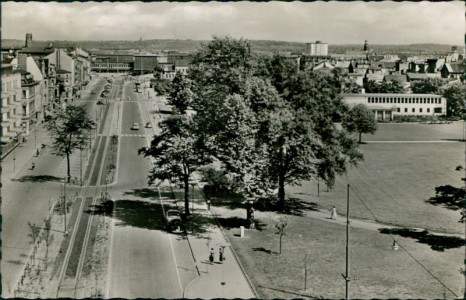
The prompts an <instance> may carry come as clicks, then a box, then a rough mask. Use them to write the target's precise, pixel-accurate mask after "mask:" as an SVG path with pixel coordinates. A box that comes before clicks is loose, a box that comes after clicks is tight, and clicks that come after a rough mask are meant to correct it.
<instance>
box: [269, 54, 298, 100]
mask: <svg viewBox="0 0 466 300" xmlns="http://www.w3.org/2000/svg"><path fill="white" fill-rule="evenodd" d="M265 66H266V69H267V75H268V78H270V81H271V83H272V85H273V86H274V87H275V88H276V89H277V92H278V93H279V94H283V93H284V92H285V89H286V88H287V81H288V80H289V78H290V77H291V76H292V75H293V74H296V72H297V69H298V66H297V64H296V63H294V62H293V61H290V60H289V59H286V58H285V57H284V56H282V55H278V54H276V55H274V56H273V57H272V58H270V59H268V60H267V61H266V64H265Z"/></svg>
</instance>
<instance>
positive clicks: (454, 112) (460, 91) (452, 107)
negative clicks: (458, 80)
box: [442, 84, 466, 118]
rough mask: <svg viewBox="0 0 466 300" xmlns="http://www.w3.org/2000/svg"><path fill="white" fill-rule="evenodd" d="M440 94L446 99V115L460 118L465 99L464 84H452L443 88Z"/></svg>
mask: <svg viewBox="0 0 466 300" xmlns="http://www.w3.org/2000/svg"><path fill="white" fill-rule="evenodd" d="M442 95H443V97H445V98H446V99H447V117H449V118H461V117H462V116H463V108H464V107H465V99H466V88H465V87H464V85H459V84H455V85H452V86H450V87H448V88H446V89H444V90H443V91H442Z"/></svg>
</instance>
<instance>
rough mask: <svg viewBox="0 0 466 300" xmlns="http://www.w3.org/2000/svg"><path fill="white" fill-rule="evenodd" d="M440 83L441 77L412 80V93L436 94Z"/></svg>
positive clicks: (441, 82)
mask: <svg viewBox="0 0 466 300" xmlns="http://www.w3.org/2000/svg"><path fill="white" fill-rule="evenodd" d="M442 85H443V80H442V79H441V78H428V79H423V80H419V81H415V82H413V83H412V84H411V90H412V92H413V93H414V94H438V93H439V91H440V87H441V86H442Z"/></svg>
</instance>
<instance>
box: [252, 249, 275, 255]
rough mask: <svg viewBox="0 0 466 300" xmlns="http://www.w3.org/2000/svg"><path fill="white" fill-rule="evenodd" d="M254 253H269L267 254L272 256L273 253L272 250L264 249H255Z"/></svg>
mask: <svg viewBox="0 0 466 300" xmlns="http://www.w3.org/2000/svg"><path fill="white" fill-rule="evenodd" d="M252 250H253V251H258V252H264V253H267V254H272V253H273V251H272V250H269V249H265V248H264V247H255V248H252Z"/></svg>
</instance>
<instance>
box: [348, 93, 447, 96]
mask: <svg viewBox="0 0 466 300" xmlns="http://www.w3.org/2000/svg"><path fill="white" fill-rule="evenodd" d="M341 95H342V96H345V97H361V96H367V97H377V96H378V97H406V96H409V97H442V96H441V95H436V94H406V93H404V94H391V93H387V94H385V93H364V94H355V93H352V94H341Z"/></svg>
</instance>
